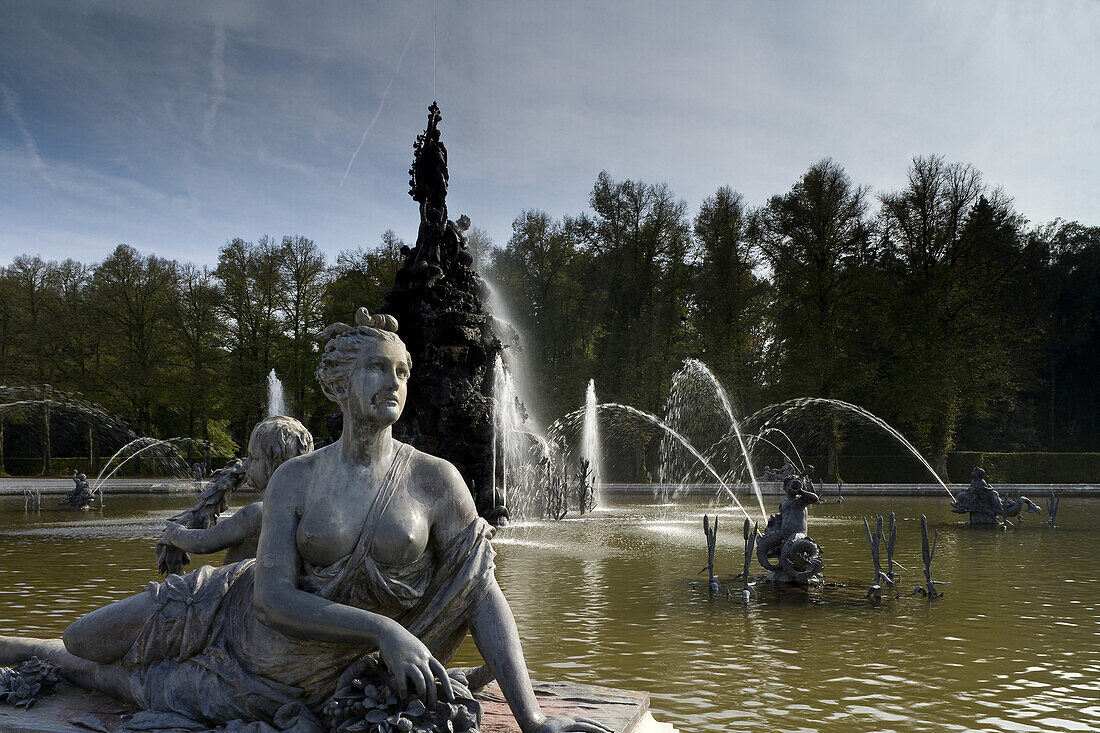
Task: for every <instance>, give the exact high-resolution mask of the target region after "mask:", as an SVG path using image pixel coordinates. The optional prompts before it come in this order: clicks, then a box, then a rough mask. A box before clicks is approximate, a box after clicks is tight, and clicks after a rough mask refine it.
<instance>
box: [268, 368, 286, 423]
mask: <svg viewBox="0 0 1100 733" xmlns="http://www.w3.org/2000/svg"><path fill="white" fill-rule="evenodd" d="M285 414H286V402H285V400H284V399H283V383H282V382H280V381H279V377H278V376H277V375H276V374H275V370H274V369H272V370H271V372H269V373H268V375H267V416H268V417H271V416H273V415H285Z"/></svg>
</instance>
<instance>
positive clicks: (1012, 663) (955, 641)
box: [0, 496, 1100, 733]
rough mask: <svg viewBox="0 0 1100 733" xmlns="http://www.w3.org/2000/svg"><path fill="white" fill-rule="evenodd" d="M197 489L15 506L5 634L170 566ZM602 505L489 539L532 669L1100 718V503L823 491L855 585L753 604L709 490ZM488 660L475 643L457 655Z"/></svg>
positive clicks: (542, 673) (835, 576) (921, 715)
mask: <svg viewBox="0 0 1100 733" xmlns="http://www.w3.org/2000/svg"><path fill="white" fill-rule="evenodd" d="M1035 498H1040V497H1035ZM45 501H46V503H47V504H50V503H52V502H51V500H50V499H49V498H48V497H47V498H46V500H45ZM192 501H193V497H190V496H174V497H141V498H136V497H135V498H128V497H110V496H108V500H107V505H106V507H105V508H104V509H103V510H102V511H100V510H98V509H97V510H95V511H92V512H89V513H79V512H75V513H74V512H68V511H60V510H55V509H50V508H48V509H44V510H43V511H42V512H41V513H38V514H30V515H25V514H24V513H23V510H22V499H21V498H17V497H9V498H6V499H3V500H0V634H12V633H17V634H24V635H36V636H57V635H59V634H60V633H61V631H62V630H63V629H64V628H65V626H66V625H67V624H68V623H69V622H71V621H72V620H73V619H75V618H77V617H78V616H79V615H81V614H82V613H85V612H86V611H89V610H91V609H93V608H96V607H98V606H100V605H102V604H105V603H108V602H110V601H113V600H116V599H119V598H123V597H125V596H128V595H130V594H132V593H134V592H137V591H138V590H140V589H141V588H142V587H143V586H144V585H145V584H146V583H148V582H149V581H151V580H156V579H157V574H156V572H155V570H154V569H153V565H154V563H153V552H152V549H153V540H155V538H156V537H157V536H158V535H159V529H160V527H161V526H163V520H164V518H165V517H167V516H169V515H171V514H172V513H174V512H175V511H178V510H179V509H182V508H184V507H187V506H190V505H191V503H192ZM773 502H774V500H773ZM1043 503H1045V502H1043ZM607 504H608V506H607V507H606V508H604V509H601V510H600V511H598V512H597V513H596V514H594V515H590V516H588V517H584V518H567V519H566V520H565V521H562V522H539V523H533V524H529V525H522V526H513V527H509V528H507V529H505V530H503V531H501V532H499V533H498V535H497V539H496V540H495V541H494V546H495V547H496V551H497V578H498V579H499V581H500V585H501V587H502V588H503V589H504V592H505V594H506V595H507V596H508V599H509V601H510V603H511V605H512V609H513V611H514V612H515V615H516V619H517V621H518V624H519V628H520V633H521V635H522V637H523V642H524V650H525V652H526V655H527V662H528V665H529V666H530V668H531V670H532V673H533V675H534V676H535V677H536V678H539V679H544V680H572V681H576V682H583V683H593V684H603V685H609V686H612V687H621V688H628V689H635V690H648V691H649V692H650V693H651V695H652V697H651V700H652V708H653V712H654V715H655V716H656V717H657V718H658V719H659V720H662V721H666V722H671V723H674V724H675V725H676V726H677V727H678V728H679V729H680V730H681V731H683V732H684V733H686V732H687V731H761V730H763V731H768V730H772V731H845V732H849V733H850V732H853V731H972V730H983V731H1085V730H1100V616H1098V611H1100V582H1098V581H1097V575H1098V574H1100V566H1098V565H1097V563H1096V560H1095V558H1096V551H1097V548H1098V547H1100V502H1098V501H1095V500H1089V499H1063V500H1062V504H1061V508H1060V510H1059V520H1060V521H1059V526H1058V527H1057V528H1056V529H1051V528H1050V527H1048V526H1047V525H1046V524H1045V522H1044V521H1043V520H1044V519H1045V515H1044V516H1039V515H1032V516H1028V517H1027V518H1025V520H1024V521H1023V523H1022V524H1020V523H1017V526H1016V527H1014V528H1012V529H1009V530H1008V531H1007V532H998V531H989V530H973V529H970V528H969V527H967V526H966V525H965V523H963V522H962V521H961V520H962V518H961V517H960V516H958V515H954V514H951V513H950V512H949V511H948V509H947V502H946V501H945V500H943V501H941V500H934V499H929V498H849V499H846V500H845V501H844V503H843V504H825V505H819V506H817V507H814V508H813V509H812V510H811V519H810V534H811V536H812V537H814V539H816V540H817V541H818V542H819V543H820V544H821V545H822V547H823V548H824V550H825V560H826V563H827V567H826V569H825V575H826V580H827V581H828V582H830V583H842V584H844V586H843V587H836V586H831V585H830V586H827V587H825V588H821V589H818V590H812V591H806V590H800V589H784V591H783V592H776V591H775V590H773V589H769V588H765V587H761V599H760V600H759V601H758V602H756V603H753V604H751V605H748V606H746V605H744V604H743V603H742V602H741V599H740V593H739V592H738V588H739V586H736V585H733V586H732V588H731V590H732V591H733V592H731V594H730V595H729V596H728V597H727V596H726V595H725V593H724V592H722V593H720V594H718V595H717V596H714V597H712V596H711V595H710V594H709V593H708V592H707V589H706V577H705V575H702V576H700V575H697V573H698V571H699V569H700V568H702V567H703V566H704V565H705V564H706V542H705V538H704V536H703V532H702V527H701V515H702V513H703V511H705V510H709V511H711V513H712V514H713V512H714V509H713V508H709V509H708V502H706V501H703V500H697V501H693V500H687V501H682V502H680V503H678V504H677V505H676V506H658V505H655V504H654V503H652V502H651V501H649V500H648V499H647V498H646V497H636V498H629V499H628V498H617V499H616V498H613V499H610V500H609V501H608V502H607ZM746 506H749V504H748V503H746ZM769 508H772V507H769ZM718 511H719V514H720V515H721V524H720V531H719V540H718V541H719V546H718V560H717V563H718V572H719V576H720V577H721V578H723V579H725V578H729V577H731V576H732V575H734V574H735V573H736V572H738V570H739V569H740V567H741V563H742V541H741V536H740V529H741V521H740V519H741V517H740V515H738V514H735V513H734V512H732V511H730V510H729V509H728V508H726V507H724V506H723V507H721V508H719V510H718ZM890 511H894V512H896V514H897V518H898V522H899V529H898V549H897V554H896V559H897V560H898V561H899V562H900V563H901V564H902V565H904V566H905V567H906V568H907V569H908V571H907V572H903V573H902V578H901V581H900V583H899V590H900V591H901V597H900V598H895V597H893V595H892V594H891V595H890V597H888V598H886V599H884V602H883V603H882V604H881V605H880V606H877V607H876V606H874V605H872V604H871V603H870V602H869V601H868V600H866V599H865V598H864V594H865V592H866V590H867V587H868V586H869V585H870V581H871V576H872V565H871V560H870V555H869V552H868V548H867V540H866V536H865V534H864V529H863V518H864V517H870V516H872V515H874V514H876V513H879V514H888V513H889V512H890ZM922 513H924V514H926V515H928V519H929V525H930V527H931V528H933V529H938V530H939V550H938V553H937V556H936V559H935V562H934V565H933V570H934V576H935V577H936V579H938V580H944V581H950V585H946V586H942V588H943V590H944V591H945V596H944V597H943V598H940V599H937V600H934V601H929V600H927V599H924V598H922V597H920V596H911V595H910V592H911V591H912V589H913V587H914V586H915V585H917V584H918V583H919V581H920V579H921V573H920V567H921V561H920V526H919V520H920V515H921V514H922ZM205 559H207V560H208V561H212V562H216V561H217V558H213V557H211V558H205ZM192 567H194V565H193V566H192ZM754 572H760V571H759V568H758V567H757V568H756V570H754ZM477 660H478V657H477V652H476V650H475V649H474V647H473V644H472V643H471V642H469V641H468V642H467V643H466V645H465V646H464V647H463V649H462V650H461V651H460V653H459V658H458V659H457V660H456V664H473V663H476V662H477Z"/></svg>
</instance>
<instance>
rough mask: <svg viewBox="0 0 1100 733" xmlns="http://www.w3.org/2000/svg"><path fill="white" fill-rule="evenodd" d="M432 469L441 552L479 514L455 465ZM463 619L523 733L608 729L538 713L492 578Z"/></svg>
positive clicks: (435, 536)
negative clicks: (465, 620)
mask: <svg viewBox="0 0 1100 733" xmlns="http://www.w3.org/2000/svg"><path fill="white" fill-rule="evenodd" d="M433 470H437V471H438V476H437V477H436V478H437V481H438V486H439V489H440V491H439V494H438V495H437V499H436V501H435V502H434V505H433V508H432V536H431V541H432V542H433V543H434V546H435V547H436V548H437V549H438V550H439V551H445V550H446V548H447V547H448V546H449V545H450V544H451V542H453V541H454V540H455V539H456V538H457V537H458V536H459V535H460V534H461V533H462V532H463V531H464V530H465V529H466V528H467V527H469V526H470V524H471V523H472V522H474V521H475V520H476V519H477V510H476V508H475V507H474V501H473V498H472V497H471V496H470V492H469V490H468V489H467V488H466V484H465V482H464V481H463V480H462V476H461V475H460V474H459V473H458V470H457V469H456V468H455V467H454V466H452V465H451V464H450V463H447V462H445V461H439V462H438V463H437V464H435V465H434V466H433ZM467 623H468V625H469V628H470V634H471V635H472V636H473V637H474V643H475V644H476V645H477V649H478V652H480V654H481V657H482V658H483V659H484V660H485V663H486V665H487V666H488V667H489V670H490V671H491V672H492V673H493V677H494V678H495V679H496V681H497V684H498V685H500V690H501V692H502V693H504V697H505V699H506V700H507V701H508V706H509V707H510V708H511V710H512V715H514V716H515V718H516V722H518V723H519V725H520V728H521V729H522V730H523V731H524V733H564V732H565V731H577V732H580V733H610V729H608V728H607V727H605V726H603V725H602V724H600V723H598V722H596V721H594V720H589V719H587V718H577V719H573V718H565V717H554V718H547V717H546V716H545V715H543V714H542V710H541V709H540V708H539V703H538V700H537V699H536V698H535V692H534V689H533V688H532V686H531V677H530V674H529V673H528V671H527V664H526V662H525V661H524V659H523V648H522V647H521V645H520V641H519V630H518V629H517V628H516V620H515V617H514V616H513V615H512V609H511V608H509V606H508V601H507V600H506V599H505V598H504V594H503V593H502V592H501V590H500V586H499V585H497V582H496V579H495V578H493V579H492V580H491V581H490V583H489V587H488V589H487V591H486V593H485V595H484V596H483V597H482V599H481V601H480V602H479V603H478V604H477V606H476V607H475V608H474V610H473V612H472V614H471V616H470V618H469V619H468V621H467Z"/></svg>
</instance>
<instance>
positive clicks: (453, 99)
mask: <svg viewBox="0 0 1100 733" xmlns="http://www.w3.org/2000/svg"><path fill="white" fill-rule="evenodd" d="M1098 39H1100V3H1097V2H1093V1H1091V0H1090V1H1087V2H1086V1H1080V2H1072V1H1066V2H1035V3H1028V2H1014V3H999V2H967V3H955V2H929V1H924V2H908V3H881V2H830V3H819V2H784V3H772V2H744V3H735V2H718V3H702V2H671V1H669V2H630V3H628V2H617V3H605V2H540V3H534V2H531V3H527V2H458V1H455V0H438V2H432V0H409V1H408V2H400V3H399V2H373V1H366V0H364V1H362V2H339V3H336V2H333V3H324V2H315V3H308V4H307V3H298V2H224V3H202V2H186V3H168V2H121V1H120V2H96V1H94V0H93V1H86V2H79V3H78V2H54V1H53V0H26V1H22V0H20V1H16V0H0V265H2V264H5V263H6V262H7V261H9V260H10V259H11V258H12V257H13V256H15V255H17V254H20V253H34V254H40V255H42V256H43V257H45V258H48V259H62V258H65V257H74V258H76V259H79V260H82V261H84V262H94V261H98V260H100V259H102V258H103V257H104V256H106V255H107V254H108V253H109V252H110V251H111V250H112V249H113V248H114V246H115V245H117V244H118V243H119V242H126V243H128V244H131V245H133V246H134V247H136V248H137V249H138V250H140V251H142V252H146V253H156V254H158V255H161V256H165V257H171V258H175V259H179V260H182V261H189V262H196V263H200V264H212V263H213V262H214V261H215V260H216V258H217V251H218V248H219V247H220V246H221V245H222V244H223V243H224V242H225V241H226V240H227V239H229V238H232V237H235V236H240V237H244V238H245V239H253V240H254V239H256V238H258V237H260V236H261V235H263V234H270V235H272V236H276V237H279V236H282V235H284V234H302V235H305V236H308V237H311V238H312V239H314V240H315V241H316V242H317V244H318V245H319V246H320V247H321V248H322V249H323V250H324V251H325V252H326V253H328V254H329V256H330V258H334V257H335V255H336V253H337V252H338V251H340V250H342V249H348V248H354V247H359V246H365V247H371V246H374V245H375V244H377V242H378V240H379V237H380V235H381V234H382V232H383V231H385V230H386V229H391V228H392V229H394V230H395V231H397V233H398V234H400V235H401V236H403V237H404V238H406V239H408V240H412V239H414V238H415V233H416V225H417V210H416V205H415V203H414V202H413V201H412V200H411V199H410V198H409V197H408V195H407V190H408V174H407V170H408V167H409V164H410V162H411V150H412V148H411V146H412V141H413V139H414V138H415V136H416V134H417V132H418V131H419V130H421V129H423V125H424V120H425V112H426V107H427V105H428V103H430V102H431V101H432V99H433V98H434V99H438V100H439V104H440V106H441V108H442V110H443V118H444V119H443V123H442V126H441V128H442V131H443V139H444V141H445V142H446V144H447V146H448V150H449V152H450V166H451V192H450V196H449V203H450V209H451V215H452V218H457V216H458V214H460V213H466V214H468V215H469V216H470V217H471V219H472V220H473V222H474V224H475V226H480V227H481V228H483V229H485V230H486V231H487V232H488V233H489V234H490V236H492V238H493V239H494V240H495V241H496V242H497V243H501V244H502V243H504V242H505V241H506V240H507V239H508V237H509V236H510V233H511V230H510V225H511V221H512V220H513V219H514V218H515V216H516V215H517V214H519V213H520V212H521V211H522V210H524V209H532V208H538V209H544V210H546V211H548V212H550V213H551V214H553V215H554V216H560V215H562V214H576V213H578V212H580V211H582V210H584V209H585V208H586V206H587V199H588V193H589V191H590V190H591V187H592V184H593V182H594V181H595V178H596V175H597V173H598V172H599V171H600V170H604V169H606V170H607V171H609V172H610V174H611V175H612V176H613V177H615V178H617V179H623V178H635V179H642V180H646V181H649V182H658V181H663V182H666V183H668V184H669V186H670V187H671V188H672V190H673V191H674V192H675V193H676V195H678V196H680V197H682V198H684V199H686V200H687V202H688V204H689V207H690V208H691V209H692V210H693V211H694V209H696V208H697V207H698V204H699V203H700V202H701V201H702V199H703V198H704V197H706V196H708V195H710V194H712V193H713V192H714V190H715V189H717V188H718V187H719V186H722V185H730V186H732V187H733V188H735V189H737V190H739V191H741V192H742V193H743V194H744V195H745V198H746V201H747V202H748V203H749V204H750V205H754V206H755V205H760V204H762V203H764V202H765V201H766V199H767V197H768V196H770V195H772V194H776V193H782V192H784V191H786V190H788V189H789V188H790V186H791V185H792V184H793V183H794V182H795V180H796V179H797V178H798V176H799V175H800V174H801V173H803V172H804V171H805V170H806V169H807V168H808V167H809V166H810V165H811V164H813V163H814V162H815V161H817V160H819V159H821V158H823V157H827V156H828V157H832V158H833V159H835V160H836V161H838V162H839V163H840V164H841V165H843V166H844V167H845V168H846V169H847V171H848V172H849V174H850V175H851V176H852V177H853V179H855V181H857V182H858V183H862V184H866V185H869V186H871V187H872V190H873V191H874V192H876V193H878V192H883V191H889V190H893V189H896V188H898V187H900V186H901V185H902V184H903V182H904V177H905V172H906V168H907V166H908V162H909V159H910V158H911V157H912V156H913V155H916V154H925V153H938V154H942V155H944V156H945V157H946V158H947V159H948V160H951V161H956V160H958V161H963V162H969V163H973V164H974V165H975V166H976V167H977V168H979V169H980V170H981V171H982V172H983V173H984V175H985V179H986V181H987V182H988V183H990V184H991V185H999V186H1001V187H1003V189H1004V190H1005V192H1006V193H1007V194H1008V195H1009V196H1011V197H1012V198H1014V200H1015V202H1016V207H1017V209H1018V211H1020V212H1021V213H1022V214H1023V215H1024V216H1026V217H1027V218H1028V219H1029V220H1031V221H1032V222H1033V223H1045V222H1047V221H1050V220H1051V219H1054V218H1055V217H1061V218H1064V219H1068V220H1079V221H1081V222H1082V223H1086V224H1100V94H1098V90H1100V41H1098ZM387 89H388V91H387ZM372 120H373V124H372ZM368 127H369V131H368ZM364 133H366V135H365V136H364ZM360 143H361V147H360ZM357 150H358V152H356V151H357ZM353 158H354V160H353ZM349 163H350V168H349Z"/></svg>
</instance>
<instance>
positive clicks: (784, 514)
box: [756, 462, 825, 583]
mask: <svg viewBox="0 0 1100 733" xmlns="http://www.w3.org/2000/svg"><path fill="white" fill-rule="evenodd" d="M795 470H796V469H795V468H794V466H792V465H791V464H790V463H789V462H788V463H786V464H785V465H784V466H783V467H782V468H781V469H779V470H778V471H772V470H770V469H765V474H766V475H767V476H768V477H769V478H771V479H772V480H773V481H774V480H782V481H783V491H784V492H785V493H786V495H787V496H786V498H785V499H783V501H782V503H780V505H779V511H778V512H777V513H776V514H773V515H771V516H770V517H769V518H768V526H767V527H765V529H764V534H763V535H761V537H760V540H759V542H758V543H757V545H756V559H757V560H759V561H760V564H761V565H762V566H763V567H764V568H765V569H766V570H767V571H768V573H767V575H766V576H765V580H770V581H773V582H779V583H820V582H822V578H821V571H822V570H823V569H824V567H825V562H824V560H822V551H821V547H820V546H819V545H818V544H817V543H816V542H814V541H813V540H812V539H810V538H809V536H808V535H807V534H806V532H807V529H808V524H809V512H808V511H807V507H809V506H810V505H811V504H817V503H818V502H820V501H821V497H820V496H819V495H818V494H817V493H815V492H814V490H813V483H812V482H811V480H810V478H809V476H810V474H811V473H812V472H813V470H814V467H813V466H806V468H805V470H803V471H801V472H799V473H795ZM773 559H776V560H778V562H773Z"/></svg>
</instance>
